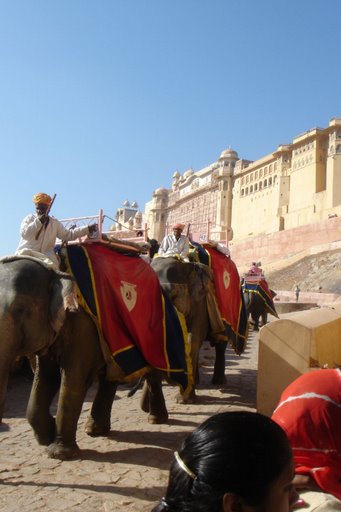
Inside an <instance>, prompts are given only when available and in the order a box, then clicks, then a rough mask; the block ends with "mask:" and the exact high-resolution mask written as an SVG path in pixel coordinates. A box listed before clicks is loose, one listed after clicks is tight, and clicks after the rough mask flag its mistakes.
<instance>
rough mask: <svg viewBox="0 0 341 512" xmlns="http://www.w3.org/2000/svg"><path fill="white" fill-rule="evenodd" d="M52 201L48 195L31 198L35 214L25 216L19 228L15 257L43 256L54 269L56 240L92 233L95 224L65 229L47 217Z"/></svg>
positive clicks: (56, 260)
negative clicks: (37, 254) (24, 255)
mask: <svg viewBox="0 0 341 512" xmlns="http://www.w3.org/2000/svg"><path fill="white" fill-rule="evenodd" d="M53 200H54V199H52V198H51V197H50V196H49V195H48V194H45V193H44V192H38V193H37V194H35V195H34V196H33V203H34V204H35V210H36V213H31V214H29V215H27V216H26V217H25V218H24V220H23V221H22V223H21V226H20V242H19V246H18V248H17V250H16V254H17V255H23V254H26V255H28V254H31V255H34V254H33V253H32V251H34V252H38V253H41V254H44V255H45V256H47V258H49V260H51V261H52V262H53V263H54V264H55V265H56V267H57V268H58V267H59V262H58V259H57V256H56V254H55V252H54V247H55V244H56V239H57V238H59V239H60V240H62V241H67V242H68V241H71V240H76V238H79V237H81V236H84V235H88V234H91V233H94V232H95V231H97V229H98V225H97V224H92V225H90V226H82V227H76V228H72V229H67V228H66V227H65V226H64V225H63V224H62V223H61V222H60V221H59V220H57V219H56V218H54V217H51V216H50V215H49V213H50V209H51V206H52V203H53Z"/></svg>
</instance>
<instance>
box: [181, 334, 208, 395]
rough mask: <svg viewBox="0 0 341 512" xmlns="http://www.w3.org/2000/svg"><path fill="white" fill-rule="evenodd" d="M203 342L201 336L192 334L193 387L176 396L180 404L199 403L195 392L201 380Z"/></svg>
mask: <svg viewBox="0 0 341 512" xmlns="http://www.w3.org/2000/svg"><path fill="white" fill-rule="evenodd" d="M201 343H202V342H201V341H200V339H199V336H196V335H195V333H192V336H191V359H192V372H193V382H194V384H192V386H191V387H189V389H187V390H186V391H185V392H180V393H178V394H177V396H176V402H177V403H178V404H195V403H196V402H197V395H196V392H195V384H196V383H197V381H198V380H199V378H198V375H199V351H200V347H201Z"/></svg>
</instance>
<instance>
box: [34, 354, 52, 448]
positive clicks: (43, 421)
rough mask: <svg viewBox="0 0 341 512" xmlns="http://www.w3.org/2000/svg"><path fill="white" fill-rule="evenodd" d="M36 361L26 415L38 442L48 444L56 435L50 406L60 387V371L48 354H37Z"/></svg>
mask: <svg viewBox="0 0 341 512" xmlns="http://www.w3.org/2000/svg"><path fill="white" fill-rule="evenodd" d="M36 363H37V364H36V367H35V373H34V380H33V384H32V389H31V393H30V398H29V402H28V406H27V413H26V416H27V420H28V422H29V424H30V425H31V427H32V428H33V431H34V435H35V437H36V439H37V441H38V443H39V444H42V445H45V446H48V445H49V444H51V443H52V442H53V441H54V439H55V435H56V423H55V420H54V418H53V416H52V415H51V413H50V406H51V403H52V400H53V399H54V397H55V396H56V394H57V391H58V389H59V385H60V372H59V368H58V366H57V365H56V364H55V363H54V362H53V361H52V359H50V358H49V357H48V356H41V357H38V356H37V361H36Z"/></svg>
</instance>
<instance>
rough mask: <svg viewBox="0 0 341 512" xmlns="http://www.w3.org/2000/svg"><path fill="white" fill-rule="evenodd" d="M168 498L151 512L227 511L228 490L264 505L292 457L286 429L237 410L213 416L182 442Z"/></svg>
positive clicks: (250, 503)
mask: <svg viewBox="0 0 341 512" xmlns="http://www.w3.org/2000/svg"><path fill="white" fill-rule="evenodd" d="M179 456H180V458H181V460H182V461H183V462H184V464H185V465H186V466H187V468H189V470H190V471H191V472H192V473H194V475H195V476H196V478H193V477H191V476H190V475H189V474H188V473H187V472H186V471H185V470H184V469H183V468H181V466H180V465H179V463H178V462H177V461H176V459H174V461H173V462H172V464H171V468H170V474H169V481H168V487H167V491H166V495H165V497H164V498H163V499H162V500H161V501H160V502H159V504H158V505H156V506H155V507H154V508H153V510H152V512H167V511H168V512H180V511H181V512H193V511H196V512H201V511H202V512H204V511H205V512H207V511H208V510H209V511H210V512H222V510H223V497H224V494H225V493H227V492H231V493H234V494H236V495H238V496H239V497H240V498H242V499H243V500H244V502H245V504H246V505H249V506H254V507H256V506H260V505H262V503H264V501H265V500H266V498H267V495H268V492H269V488H270V486H271V484H272V483H273V482H274V481H275V480H276V479H277V478H278V477H279V476H280V474H281V473H282V471H283V470H284V469H285V467H286V466H287V465H288V464H289V463H290V461H291V460H292V452H291V448H290V445H289V442H288V439H287V437H286V434H285V432H284V431H283V430H282V428H281V427H280V426H279V425H277V423H275V422H274V421H273V420H271V419H270V418H268V417H267V416H263V415H261V414H258V413H254V412H248V411H233V412H226V413H220V414H216V415H214V416H211V417H210V418H208V419H207V420H206V421H204V423H202V424H201V425H200V426H199V427H198V428H197V429H196V430H194V432H192V433H191V434H190V435H189V436H188V437H187V438H186V439H185V440H184V442H183V444H182V446H181V449H180V450H179Z"/></svg>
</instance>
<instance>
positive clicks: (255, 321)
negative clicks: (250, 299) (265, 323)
mask: <svg viewBox="0 0 341 512" xmlns="http://www.w3.org/2000/svg"><path fill="white" fill-rule="evenodd" d="M252 319H253V330H254V331H259V316H253V317H252Z"/></svg>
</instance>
